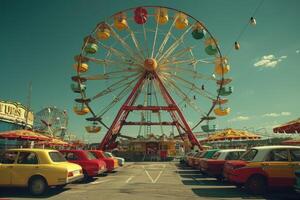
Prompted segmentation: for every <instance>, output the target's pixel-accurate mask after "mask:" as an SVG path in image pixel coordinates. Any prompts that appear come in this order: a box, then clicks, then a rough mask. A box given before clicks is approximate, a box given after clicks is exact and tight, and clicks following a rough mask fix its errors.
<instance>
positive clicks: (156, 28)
mask: <svg viewBox="0 0 300 200" xmlns="http://www.w3.org/2000/svg"><path fill="white" fill-rule="evenodd" d="M74 69H75V71H76V75H75V76H73V77H72V80H73V83H72V85H71V88H72V90H73V91H74V92H75V93H78V94H79V96H77V97H76V99H75V106H74V112H75V113H76V114H78V115H86V114H88V113H90V116H89V117H87V118H86V120H87V121H88V122H89V123H91V125H89V126H87V127H86V130H87V131H88V132H93V133H95V132H99V131H100V129H101V127H102V126H104V127H105V128H107V133H106V135H105V136H104V138H103V140H102V142H101V144H100V148H101V149H110V148H114V145H116V139H117V137H118V136H121V135H122V134H121V129H122V128H123V127H124V126H138V127H139V128H138V130H137V134H138V135H139V134H141V132H144V133H148V134H149V133H151V132H153V130H152V127H154V126H157V127H158V129H160V131H161V132H162V133H163V132H164V131H165V130H166V129H165V127H166V126H172V127H175V128H176V130H177V131H178V134H179V135H180V136H181V137H182V139H188V140H189V141H190V142H191V144H192V145H197V146H199V147H200V148H201V145H200V144H199V142H198V140H197V139H196V137H195V136H194V135H193V130H194V129H196V128H197V127H198V126H199V125H200V124H201V128H202V130H203V131H205V132H210V131H214V130H216V126H215V125H214V124H212V123H213V122H211V121H213V120H214V119H216V116H225V115H227V114H229V113H230V108H229V107H227V106H226V103H227V102H228V100H227V98H226V96H228V95H230V94H231V93H232V92H233V88H232V87H231V86H229V84H230V82H231V81H232V79H231V78H226V77H225V74H227V73H228V72H229V71H230V66H229V65H228V62H227V58H226V57H224V56H222V54H221V51H220V48H219V45H218V41H217V39H216V38H214V37H213V36H212V34H211V33H210V32H209V30H208V29H207V27H206V26H205V24H204V23H203V22H201V21H199V20H197V19H195V18H194V17H192V16H191V15H189V14H188V13H185V12H183V11H179V10H177V9H173V8H167V7H161V6H143V7H137V8H130V9H126V10H123V11H120V12H118V13H116V14H114V15H112V16H111V17H108V18H107V19H106V20H105V21H102V22H100V23H98V24H97V25H96V27H95V29H94V30H93V31H92V32H91V34H90V35H88V36H86V37H85V38H84V40H83V45H82V48H81V52H80V53H79V54H78V55H76V56H75V64H74ZM116 108H117V109H118V110H117V109H116ZM114 113H117V114H116V116H115V118H114V120H113V122H112V123H111V125H110V126H108V125H106V123H105V120H104V118H105V117H106V116H112V115H113V114H114ZM184 115H185V116H187V119H186V118H185V117H184ZM191 124H193V127H191Z"/></svg>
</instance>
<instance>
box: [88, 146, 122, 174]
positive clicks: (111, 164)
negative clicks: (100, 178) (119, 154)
mask: <svg viewBox="0 0 300 200" xmlns="http://www.w3.org/2000/svg"><path fill="white" fill-rule="evenodd" d="M89 152H91V153H92V154H93V155H94V156H95V157H96V158H97V159H99V160H103V161H104V162H105V164H106V169H107V172H112V171H114V169H115V168H117V166H115V160H114V159H113V158H108V157H106V156H105V154H104V152H103V151H101V150H89Z"/></svg>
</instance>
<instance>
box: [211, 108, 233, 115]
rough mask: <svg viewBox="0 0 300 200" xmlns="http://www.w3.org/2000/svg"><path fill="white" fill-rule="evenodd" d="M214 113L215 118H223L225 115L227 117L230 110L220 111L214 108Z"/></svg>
mask: <svg viewBox="0 0 300 200" xmlns="http://www.w3.org/2000/svg"><path fill="white" fill-rule="evenodd" d="M214 113H215V115H217V116H225V115H228V114H229V113H230V108H225V109H222V108H220V107H219V108H215V109H214Z"/></svg>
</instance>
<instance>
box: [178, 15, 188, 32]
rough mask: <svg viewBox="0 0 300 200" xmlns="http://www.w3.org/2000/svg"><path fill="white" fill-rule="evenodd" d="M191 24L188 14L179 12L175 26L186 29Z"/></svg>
mask: <svg viewBox="0 0 300 200" xmlns="http://www.w3.org/2000/svg"><path fill="white" fill-rule="evenodd" d="M188 25H189V21H188V19H187V16H186V15H185V14H183V13H178V14H177V19H176V22H175V27H176V28H177V29H179V30H183V29H185V28H186V27H187V26H188Z"/></svg>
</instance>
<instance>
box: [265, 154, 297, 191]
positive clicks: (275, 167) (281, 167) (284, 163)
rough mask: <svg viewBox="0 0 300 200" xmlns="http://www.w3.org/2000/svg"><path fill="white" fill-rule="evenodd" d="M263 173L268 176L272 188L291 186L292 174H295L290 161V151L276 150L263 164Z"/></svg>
mask: <svg viewBox="0 0 300 200" xmlns="http://www.w3.org/2000/svg"><path fill="white" fill-rule="evenodd" d="M261 167H262V169H263V171H264V172H265V173H266V174H267V177H268V184H269V185H270V186H291V185H292V183H291V178H290V177H291V174H292V172H293V169H292V167H291V166H290V161H289V151H288V149H274V150H272V151H270V152H269V154H268V155H267V156H266V158H265V161H264V162H262V163H261Z"/></svg>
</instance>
